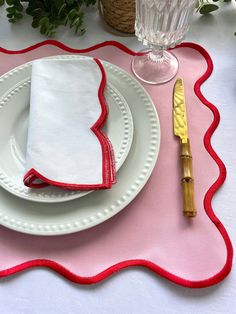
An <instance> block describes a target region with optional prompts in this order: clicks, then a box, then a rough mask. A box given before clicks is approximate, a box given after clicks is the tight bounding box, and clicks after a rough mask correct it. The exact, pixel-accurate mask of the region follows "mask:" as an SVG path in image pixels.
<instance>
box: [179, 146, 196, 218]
mask: <svg viewBox="0 0 236 314" xmlns="http://www.w3.org/2000/svg"><path fill="white" fill-rule="evenodd" d="M180 158H181V164H182V179H181V184H182V193H183V214H184V216H186V217H195V216H196V214H197V210H196V208H195V205H194V179H193V168H192V155H191V149H190V142H189V140H187V142H186V143H184V142H181V156H180Z"/></svg>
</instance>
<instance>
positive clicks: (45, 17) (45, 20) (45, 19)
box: [39, 16, 49, 27]
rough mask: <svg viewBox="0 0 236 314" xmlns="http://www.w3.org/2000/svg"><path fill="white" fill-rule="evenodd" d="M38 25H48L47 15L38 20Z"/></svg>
mask: <svg viewBox="0 0 236 314" xmlns="http://www.w3.org/2000/svg"><path fill="white" fill-rule="evenodd" d="M39 25H40V26H46V27H47V26H48V25H49V19H48V17H47V16H44V17H42V18H41V19H40V21H39Z"/></svg>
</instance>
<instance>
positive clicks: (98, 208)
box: [0, 56, 160, 235]
mask: <svg viewBox="0 0 236 314" xmlns="http://www.w3.org/2000/svg"><path fill="white" fill-rule="evenodd" d="M74 58H78V57H77V56H75V57H74ZM103 65H104V67H105V71H106V74H107V79H108V82H110V83H111V84H112V85H113V86H114V87H115V88H116V90H117V91H118V92H119V93H120V94H121V95H122V96H123V97H124V98H125V99H126V101H127V103H128V105H129V107H130V110H131V113H132V117H133V122H134V137H133V142H132V146H131V149H130V152H129V154H128V156H127V158H126V160H125V162H124V164H123V166H122V167H121V168H120V170H119V172H118V175H117V183H116V184H115V185H114V186H113V187H112V188H111V189H109V190H101V191H95V192H93V193H91V194H89V195H86V196H85V197H81V198H78V199H75V200H72V201H70V202H66V203H57V204H43V203H38V202H28V201H27V200H24V199H21V198H18V197H16V196H14V195H12V194H10V193H8V192H7V191H5V190H4V189H0V199H1V202H0V223H1V224H3V225H4V226H6V227H9V228H11V229H14V230H17V231H21V232H25V233H30V234H35V235H59V234H66V233H73V232H76V231H80V230H84V229H87V228H90V227H92V226H95V225H97V224H99V223H101V222H103V221H105V220H107V219H109V218H110V217H112V216H114V215H115V214H117V213H118V212H119V211H121V210H122V209H123V208H124V207H125V206H127V205H128V204H129V203H130V202H131V201H132V200H133V199H134V198H135V196H136V195H137V194H138V193H139V191H140V190H141V189H142V188H143V186H144V185H145V183H146V182H147V180H148V178H149V177H150V175H151V173H152V170H153V168H154V166H155V163H156V160H157V156H158V152H159V146H160V124H159V119H158V115H157V112H156V109H155V106H154V104H153V102H152V100H151V98H150V96H149V95H148V94H147V92H146V91H145V89H144V88H143V87H142V85H141V84H140V83H139V82H138V81H137V80H136V79H134V78H133V77H132V76H130V75H129V74H127V73H126V72H125V71H123V70H121V69H120V68H118V67H117V66H114V65H112V64H110V63H107V62H103ZM20 72H21V70H20V69H19V70H18V72H17V75H18V76H19V75H20ZM13 77H14V79H16V83H18V82H19V80H18V79H17V78H15V75H13ZM10 80H11V79H10ZM7 81H8V80H7ZM0 86H1V84H0ZM11 86H12V84H10V86H9V88H10V87H11ZM9 88H7V90H8V89H9ZM1 111H2V110H0V115H1V114H2V113H1ZM17 130H18V132H19V135H18V136H19V137H20V132H22V131H21V126H18V129H17ZM147 215H148V213H147Z"/></svg>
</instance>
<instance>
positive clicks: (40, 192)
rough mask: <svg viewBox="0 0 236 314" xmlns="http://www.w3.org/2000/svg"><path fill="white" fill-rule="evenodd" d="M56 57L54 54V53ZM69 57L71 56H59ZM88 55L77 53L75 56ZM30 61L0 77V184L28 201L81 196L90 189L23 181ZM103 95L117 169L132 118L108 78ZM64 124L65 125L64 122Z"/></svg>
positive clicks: (130, 136) (128, 140) (127, 143)
mask: <svg viewBox="0 0 236 314" xmlns="http://www.w3.org/2000/svg"><path fill="white" fill-rule="evenodd" d="M54 58H55V57H54ZM56 58H57V59H62V58H63V59H71V58H73V56H59V57H56ZM84 58H88V57H81V56H77V59H84ZM31 66H32V63H31V62H30V63H27V64H25V65H23V66H20V67H18V68H16V69H13V70H12V71H10V72H8V73H6V74H5V75H3V76H2V77H1V81H2V82H1V84H0V86H1V87H0V104H1V108H0V152H1V154H0V185H1V186H2V187H3V188H5V189H6V190H8V191H9V192H11V193H13V194H15V195H17V196H18V197H21V198H25V199H27V200H30V201H37V202H47V203H56V202H64V201H69V200H72V199H75V198H79V197H82V196H84V195H86V194H88V193H90V192H92V191H71V190H65V189H61V188H58V187H53V186H49V187H46V188H43V189H30V188H28V187H26V186H25V185H24V183H23V177H24V174H25V167H24V165H25V152H26V140H27V129H28V117H29V98H30V81H31V80H30V78H31ZM105 97H106V100H107V103H108V107H109V116H108V119H107V122H106V125H105V126H104V131H105V133H106V134H107V135H108V137H109V139H110V141H111V142H112V144H113V149H114V154H115V161H116V170H117V171H118V170H119V169H120V167H121V165H122V164H123V162H124V161H125V158H126V157H127V155H128V152H129V150H130V147H131V143H132V139H133V121H132V115H131V112H130V109H129V106H128V104H127V102H126V101H125V99H124V97H123V96H122V95H121V94H120V92H119V91H118V90H117V89H116V88H115V87H114V85H113V83H112V80H108V84H107V87H106V89H105ZM64 127H65V128H66V126H64Z"/></svg>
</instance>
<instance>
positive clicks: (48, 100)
mask: <svg viewBox="0 0 236 314" xmlns="http://www.w3.org/2000/svg"><path fill="white" fill-rule="evenodd" d="M105 85H106V75H105V71H104V69H103V66H102V64H101V62H100V61H99V60H97V59H89V58H88V59H80V60H76V59H71V60H68V59H67V60H66V59H65V60H63V59H60V60H55V59H54V60H52V59H51V60H50V59H41V60H36V61H34V62H33V65H32V78H31V96H30V119H29V129H28V142H27V153H26V167H25V170H26V174H25V176H24V184H25V185H26V186H28V187H35V188H40V187H44V186H47V185H55V186H59V187H62V188H67V189H75V190H88V189H89V190H90V189H103V188H110V187H111V186H112V184H113V183H114V182H115V169H114V158H113V150H112V146H111V143H110V142H109V140H108V138H107V137H106V136H105V135H104V134H103V133H102V131H101V127H102V125H103V124H104V122H105V120H106V118H107V114H108V109H107V105H106V101H105V98H104V95H103V91H104V88H105Z"/></svg>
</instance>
